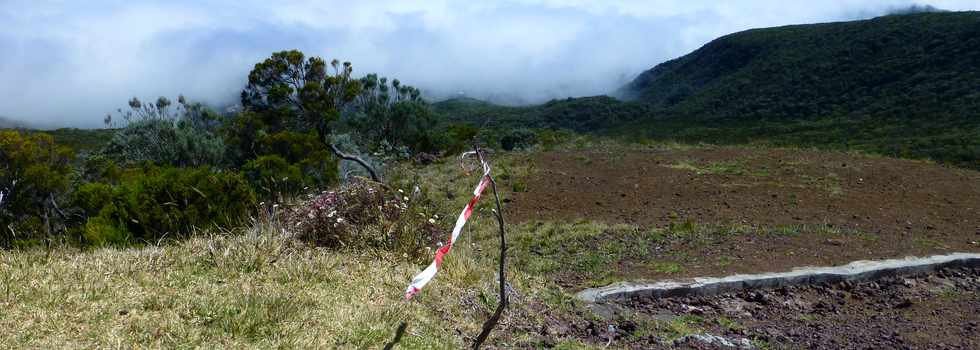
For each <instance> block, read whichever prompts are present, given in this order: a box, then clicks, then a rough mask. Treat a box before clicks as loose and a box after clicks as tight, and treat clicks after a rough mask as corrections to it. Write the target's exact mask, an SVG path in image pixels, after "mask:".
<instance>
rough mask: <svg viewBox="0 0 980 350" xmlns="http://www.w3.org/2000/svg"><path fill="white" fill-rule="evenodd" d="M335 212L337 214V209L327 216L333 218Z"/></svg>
mask: <svg viewBox="0 0 980 350" xmlns="http://www.w3.org/2000/svg"><path fill="white" fill-rule="evenodd" d="M334 214H337V211H336V210H334V211H331V212H330V214H327V217H328V218H332V217H333V216H334Z"/></svg>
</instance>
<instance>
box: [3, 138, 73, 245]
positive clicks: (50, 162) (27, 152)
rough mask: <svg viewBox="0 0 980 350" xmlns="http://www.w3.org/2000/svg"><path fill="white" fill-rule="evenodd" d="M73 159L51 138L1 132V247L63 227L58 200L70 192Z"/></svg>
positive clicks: (65, 148) (48, 233) (70, 152)
mask: <svg viewBox="0 0 980 350" xmlns="http://www.w3.org/2000/svg"><path fill="white" fill-rule="evenodd" d="M73 157H74V154H73V152H72V150H71V149H70V148H68V147H64V146H58V145H57V144H55V142H54V138H52V137H51V135H48V134H43V133H34V134H22V133H20V132H17V131H0V193H2V197H3V199H2V201H0V246H9V245H11V244H13V243H16V242H27V241H33V240H38V239H41V238H43V237H51V235H52V234H53V233H54V232H55V231H59V230H61V229H62V228H63V224H64V219H65V218H64V217H60V215H63V214H62V213H61V212H60V209H59V207H58V200H59V199H60V197H61V195H62V194H64V193H65V192H67V190H68V185H69V174H70V172H71V160H72V158H73ZM59 218H60V219H59Z"/></svg>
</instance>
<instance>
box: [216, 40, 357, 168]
mask: <svg viewBox="0 0 980 350" xmlns="http://www.w3.org/2000/svg"><path fill="white" fill-rule="evenodd" d="M331 69H332V72H331V71H330V70H331ZM352 72H353V67H352V66H351V64H350V62H344V63H343V64H341V63H340V62H339V61H337V60H334V61H332V62H330V65H329V67H328V65H327V63H326V61H324V60H323V59H322V58H319V57H310V58H306V57H305V55H303V53H302V52H299V51H297V50H291V51H280V52H276V53H273V54H272V56H271V57H269V58H268V59H266V60H264V61H262V62H260V63H258V64H256V65H255V67H254V69H252V71H251V72H250V73H249V75H248V85H246V86H245V89H244V90H242V94H241V101H242V105H243V106H244V108H245V110H244V112H242V113H240V114H239V115H238V116H236V118H235V119H234V120H233V121H232V122H231V123H230V124H229V126H228V129H227V130H226V131H225V133H226V135H227V138H228V140H229V142H230V143H231V144H232V145H233V146H234V147H233V149H234V150H235V152H236V155H237V159H236V163H237V164H239V165H245V164H250V165H249V168H250V169H251V170H252V171H251V173H253V174H267V173H273V172H274V171H273V169H259V167H260V166H261V165H263V164H266V165H268V164H276V165H277V166H280V167H281V166H282V165H283V164H281V162H270V161H268V160H269V159H272V158H264V159H265V160H266V161H263V162H252V160H255V159H258V158H261V157H265V156H277V157H279V158H281V159H282V160H285V161H286V162H287V164H286V165H287V166H290V167H291V166H297V167H299V168H300V169H301V170H302V171H303V175H304V179H306V180H307V181H312V182H313V183H308V184H309V185H314V186H318V185H325V184H328V183H330V182H332V181H334V180H336V178H337V171H336V168H337V163H336V162H337V160H336V158H335V157H332V156H330V153H328V152H330V151H331V150H332V149H333V148H332V147H330V139H329V138H330V134H331V126H332V124H333V122H334V121H336V120H337V119H339V117H340V111H342V110H344V109H347V108H349V105H350V103H351V102H353V101H354V100H355V98H356V97H357V96H358V94H360V91H361V82H360V81H359V80H356V79H352V78H351V73H352ZM338 156H339V155H338ZM263 170H264V171H263ZM254 180H255V179H253V181H254Z"/></svg>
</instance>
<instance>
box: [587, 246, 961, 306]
mask: <svg viewBox="0 0 980 350" xmlns="http://www.w3.org/2000/svg"><path fill="white" fill-rule="evenodd" d="M962 266H967V267H980V254H974V253H953V254H949V255H935V256H931V257H926V258H916V257H907V258H904V259H890V260H861V261H855V262H852V263H850V264H847V265H843V266H832V267H803V268H797V269H793V271H790V272H780V273H763V274H754V275H733V276H728V277H722V278H713V277H707V278H705V277H698V278H693V279H688V280H675V281H661V282H655V283H635V282H619V283H615V284H611V285H608V286H605V287H599V288H590V289H586V290H583V291H581V292H579V293H578V294H576V297H577V298H578V299H580V300H583V301H586V302H590V303H594V302H599V301H608V300H624V299H629V298H632V297H647V298H651V297H652V298H661V297H678V296H690V295H715V294H722V293H730V292H735V291H739V290H744V289H756V288H776V287H782V286H796V285H807V284H818V283H834V282H842V281H851V282H856V281H868V280H874V279H878V278H882V277H887V276H907V275H919V274H925V273H931V272H935V271H936V270H939V269H942V268H947V267H962Z"/></svg>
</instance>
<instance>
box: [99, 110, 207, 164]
mask: <svg viewBox="0 0 980 350" xmlns="http://www.w3.org/2000/svg"><path fill="white" fill-rule="evenodd" d="M102 154H104V155H106V156H107V157H109V158H111V159H112V160H114V161H117V162H119V163H120V164H124V165H138V164H141V163H144V162H152V163H154V164H158V165H170V166H178V167H196V166H205V165H223V164H224V157H225V154H226V150H225V144H224V141H222V140H221V138H220V137H218V136H216V135H214V134H212V133H210V132H208V131H206V130H202V129H199V128H195V127H193V126H192V124H190V123H179V122H174V121H172V120H166V119H147V120H140V121H136V122H133V123H131V124H129V125H127V126H126V127H125V128H122V129H120V130H119V131H118V132H117V133H116V134H115V135H113V137H112V139H111V140H109V143H107V144H106V146H105V147H104V148H103V149H102Z"/></svg>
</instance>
